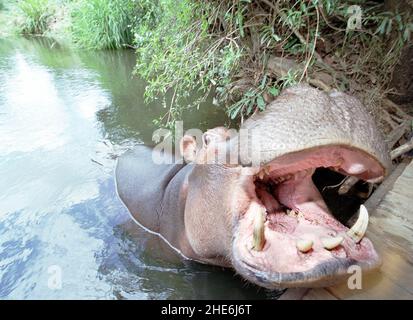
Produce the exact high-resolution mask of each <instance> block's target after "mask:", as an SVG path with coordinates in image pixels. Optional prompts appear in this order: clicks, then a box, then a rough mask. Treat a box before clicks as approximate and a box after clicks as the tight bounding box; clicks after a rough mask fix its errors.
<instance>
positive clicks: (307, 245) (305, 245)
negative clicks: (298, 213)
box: [295, 239, 313, 253]
mask: <svg viewBox="0 0 413 320" xmlns="http://www.w3.org/2000/svg"><path fill="white" fill-rule="evenodd" d="M295 245H296V246H297V249H298V250H300V251H301V252H304V253H305V252H308V251H310V250H311V248H312V247H313V241H312V240H305V239H300V240H297V241H296V243H295Z"/></svg>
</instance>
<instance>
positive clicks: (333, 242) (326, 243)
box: [321, 236, 344, 250]
mask: <svg viewBox="0 0 413 320" xmlns="http://www.w3.org/2000/svg"><path fill="white" fill-rule="evenodd" d="M343 240H344V238H343V237H341V236H338V237H329V238H321V243H322V244H323V247H324V248H325V249H327V250H332V249H334V248H336V247H338V246H339V245H340V244H341V243H342V242H343Z"/></svg>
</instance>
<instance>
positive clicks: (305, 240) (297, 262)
mask: <svg viewBox="0 0 413 320" xmlns="http://www.w3.org/2000/svg"><path fill="white" fill-rule="evenodd" d="M243 128H246V129H250V130H251V135H256V136H255V137H253V141H258V142H259V144H260V145H258V146H257V145H254V144H252V145H251V146H250V148H249V149H248V150H247V151H248V152H245V153H244V154H242V152H241V160H242V159H243V160H244V161H246V163H248V162H249V160H250V159H249V158H248V155H251V154H253V153H254V152H262V150H264V151H265V152H264V153H261V155H262V157H261V161H260V167H259V168H257V169H256V171H255V174H253V175H251V176H248V177H244V183H243V184H241V185H240V186H238V189H236V191H235V192H234V197H237V196H238V195H239V194H244V195H245V194H248V200H245V198H246V197H245V196H244V197H242V198H243V199H244V200H243V201H244V202H245V201H247V202H248V203H247V204H246V203H244V204H243V205H237V206H236V208H234V211H237V210H238V212H236V213H235V216H236V217H237V218H236V219H235V222H234V229H233V242H232V255H233V256H232V261H233V265H234V267H235V268H236V270H237V271H238V272H239V273H240V274H242V275H243V276H244V277H245V278H247V279H248V280H250V281H252V282H254V283H256V284H258V285H261V286H264V287H267V288H276V287H316V286H327V285H330V284H332V283H334V282H337V281H340V279H343V278H344V277H346V276H347V277H348V276H349V268H350V267H351V266H358V267H360V270H362V271H368V270H371V269H374V268H377V267H378V266H379V265H380V258H379V256H378V254H377V253H376V251H375V249H374V247H373V244H372V243H371V241H370V240H369V239H367V238H366V237H365V232H366V230H367V226H368V212H367V209H366V208H365V207H364V206H361V207H360V212H359V218H358V220H357V222H356V223H355V224H354V225H353V226H352V227H351V228H348V227H347V226H344V225H343V224H341V223H340V222H339V221H338V220H336V219H335V218H334V216H333V215H332V214H331V213H330V211H329V209H328V207H327V205H326V204H325V202H324V200H323V198H322V196H321V194H320V192H319V191H318V189H317V188H316V186H315V185H314V183H313V181H312V175H313V173H314V172H315V170H316V169H317V168H329V169H331V170H333V171H337V172H339V173H341V174H343V175H349V176H350V175H351V176H356V177H357V178H359V179H362V180H365V181H377V180H380V179H382V178H383V177H384V176H385V174H386V168H387V167H388V165H389V163H390V160H389V156H388V153H387V149H386V145H385V143H384V141H383V139H381V136H380V134H379V132H378V130H377V128H376V127H375V124H374V122H373V120H372V119H371V118H370V117H369V116H368V114H367V112H366V111H365V110H364V108H363V107H362V106H361V104H360V103H359V102H358V100H356V99H354V98H351V97H349V96H347V95H344V94H337V95H330V96H329V95H327V94H325V93H322V92H320V91H318V90H316V89H313V88H310V87H307V86H298V87H296V88H293V89H291V90H286V91H285V93H284V94H283V95H282V96H281V97H280V98H279V99H278V100H276V101H275V103H273V104H272V105H270V106H269V107H268V109H267V110H266V111H265V112H263V113H262V114H261V115H259V116H257V117H255V118H254V117H253V118H252V119H250V120H247V121H246V122H245V124H244V126H243ZM251 190H253V192H251ZM240 201H241V200H240ZM234 203H236V201H234ZM239 208H243V209H242V210H240V209H239Z"/></svg>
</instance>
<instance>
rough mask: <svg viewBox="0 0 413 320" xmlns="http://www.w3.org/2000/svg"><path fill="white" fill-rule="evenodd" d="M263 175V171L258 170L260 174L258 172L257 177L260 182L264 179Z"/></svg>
mask: <svg viewBox="0 0 413 320" xmlns="http://www.w3.org/2000/svg"><path fill="white" fill-rule="evenodd" d="M264 174H265V172H264V170H260V172H258V177H259V178H260V179H261V180H262V179H264Z"/></svg>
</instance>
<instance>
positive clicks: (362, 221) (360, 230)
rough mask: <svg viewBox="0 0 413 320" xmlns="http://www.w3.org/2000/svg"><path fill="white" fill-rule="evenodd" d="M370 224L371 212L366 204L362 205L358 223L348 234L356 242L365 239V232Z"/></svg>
mask: <svg viewBox="0 0 413 320" xmlns="http://www.w3.org/2000/svg"><path fill="white" fill-rule="evenodd" d="M368 224H369V212H368V211H367V208H366V207H365V206H364V205H361V206H360V213H359V217H358V219H357V221H356V223H355V224H354V225H353V226H352V227H351V229H349V230H348V231H347V235H348V236H349V237H351V238H352V239H353V240H354V241H355V242H356V243H359V242H360V241H361V239H363V237H364V234H365V233H366V230H367V225H368Z"/></svg>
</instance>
